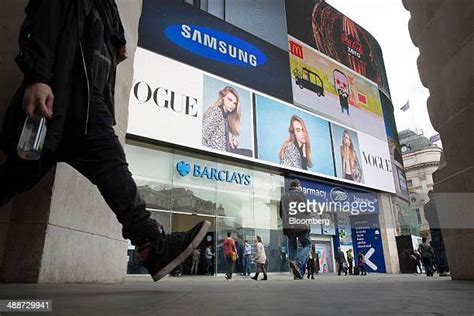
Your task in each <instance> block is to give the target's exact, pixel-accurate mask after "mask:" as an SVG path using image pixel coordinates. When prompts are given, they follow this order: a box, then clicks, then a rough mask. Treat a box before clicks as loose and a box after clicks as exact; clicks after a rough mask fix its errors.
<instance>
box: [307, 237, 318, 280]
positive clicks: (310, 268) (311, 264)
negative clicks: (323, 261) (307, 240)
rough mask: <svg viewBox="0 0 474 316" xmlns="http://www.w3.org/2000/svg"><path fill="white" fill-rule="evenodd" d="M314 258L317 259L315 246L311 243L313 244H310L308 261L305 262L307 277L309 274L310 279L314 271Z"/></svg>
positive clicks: (312, 277)
mask: <svg viewBox="0 0 474 316" xmlns="http://www.w3.org/2000/svg"><path fill="white" fill-rule="evenodd" d="M316 260H318V261H319V259H317V254H316V248H315V246H314V244H313V245H311V251H310V253H309V256H308V262H307V266H308V279H309V277H310V276H311V279H312V280H314V273H315V272H316ZM316 273H317V272H316Z"/></svg>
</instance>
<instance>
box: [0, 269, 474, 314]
mask: <svg viewBox="0 0 474 316" xmlns="http://www.w3.org/2000/svg"><path fill="white" fill-rule="evenodd" d="M234 278H235V281H234V282H228V281H225V279H224V277H223V276H218V277H209V276H196V277H187V276H183V277H177V278H176V277H167V278H165V279H163V280H161V281H159V282H157V283H154V282H152V281H151V279H149V278H148V277H145V278H144V277H142V276H138V277H135V276H130V277H127V280H126V282H125V283H122V284H0V299H7V298H8V299H18V298H24V299H27V298H30V299H31V298H36V299H51V300H52V301H53V305H52V306H53V313H43V315H87V316H92V315H114V316H115V315H224V314H225V315H253V314H258V315H316V314H317V315H329V314H333V315H334V314H338V315H349V314H351V315H368V314H373V315H380V314H385V315H387V314H390V315H391V314H399V315H403V314H411V315H413V314H435V315H442V314H445V315H474V282H463V281H452V280H450V278H440V277H437V276H435V277H434V278H428V277H426V276H423V275H412V274H410V275H389V274H370V275H368V276H366V277H362V276H347V277H345V276H337V275H332V274H331V275H318V276H317V277H316V279H315V280H307V279H304V280H300V281H293V280H292V279H291V278H290V276H289V275H287V274H286V275H282V274H270V275H269V278H270V280H269V281H253V280H251V279H249V278H243V277H241V276H238V275H235V276H234ZM0 314H1V315H2V316H5V315H15V316H16V315H22V314H24V315H34V314H32V313H0Z"/></svg>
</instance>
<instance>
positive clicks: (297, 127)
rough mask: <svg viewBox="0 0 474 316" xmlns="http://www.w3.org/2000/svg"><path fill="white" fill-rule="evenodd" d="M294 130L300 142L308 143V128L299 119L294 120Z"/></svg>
mask: <svg viewBox="0 0 474 316" xmlns="http://www.w3.org/2000/svg"><path fill="white" fill-rule="evenodd" d="M293 132H294V133H295V138H296V140H297V141H298V143H299V144H306V130H305V129H304V127H303V125H302V124H301V123H300V122H298V121H293Z"/></svg>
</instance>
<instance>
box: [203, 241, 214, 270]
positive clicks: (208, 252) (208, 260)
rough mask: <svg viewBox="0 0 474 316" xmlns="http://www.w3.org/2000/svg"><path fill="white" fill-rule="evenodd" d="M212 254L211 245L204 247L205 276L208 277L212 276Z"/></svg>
mask: <svg viewBox="0 0 474 316" xmlns="http://www.w3.org/2000/svg"><path fill="white" fill-rule="evenodd" d="M214 256H215V255H214V253H213V252H212V247H211V245H208V246H207V247H206V252H205V257H206V274H209V275H214V269H213V266H214V265H213V263H212V262H213V260H212V259H213V258H214Z"/></svg>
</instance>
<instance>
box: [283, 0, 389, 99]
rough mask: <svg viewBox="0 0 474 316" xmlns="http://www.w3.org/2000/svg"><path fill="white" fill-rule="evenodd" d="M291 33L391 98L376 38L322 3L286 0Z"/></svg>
mask: <svg viewBox="0 0 474 316" xmlns="http://www.w3.org/2000/svg"><path fill="white" fill-rule="evenodd" d="M285 4H286V16H287V24H288V34H289V35H291V36H293V37H295V38H297V39H299V40H300V41H302V42H304V43H306V44H308V45H309V46H311V47H313V48H315V49H317V50H318V51H320V52H321V53H323V54H325V55H327V56H329V57H331V58H333V59H335V60H337V61H338V62H340V63H342V64H344V65H346V66H347V67H349V68H351V69H352V70H354V71H356V72H357V73H359V74H361V75H362V76H364V77H367V78H369V79H370V80H372V81H374V82H376V83H377V84H378V86H379V88H380V89H382V90H384V91H385V93H387V94H388V95H390V91H389V88H388V81H387V75H386V72H385V67H384V62H383V56H382V50H381V48H380V46H379V44H378V43H377V41H376V40H375V38H374V37H373V36H372V35H371V34H370V33H369V32H367V31H366V30H364V29H363V28H362V27H360V26H359V25H358V24H356V23H355V22H354V21H352V20H351V19H350V18H348V17H347V16H345V15H344V14H342V13H341V12H339V11H337V10H336V9H334V8H333V7H332V6H331V5H329V4H328V3H326V2H324V1H322V0H286V1H285Z"/></svg>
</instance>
